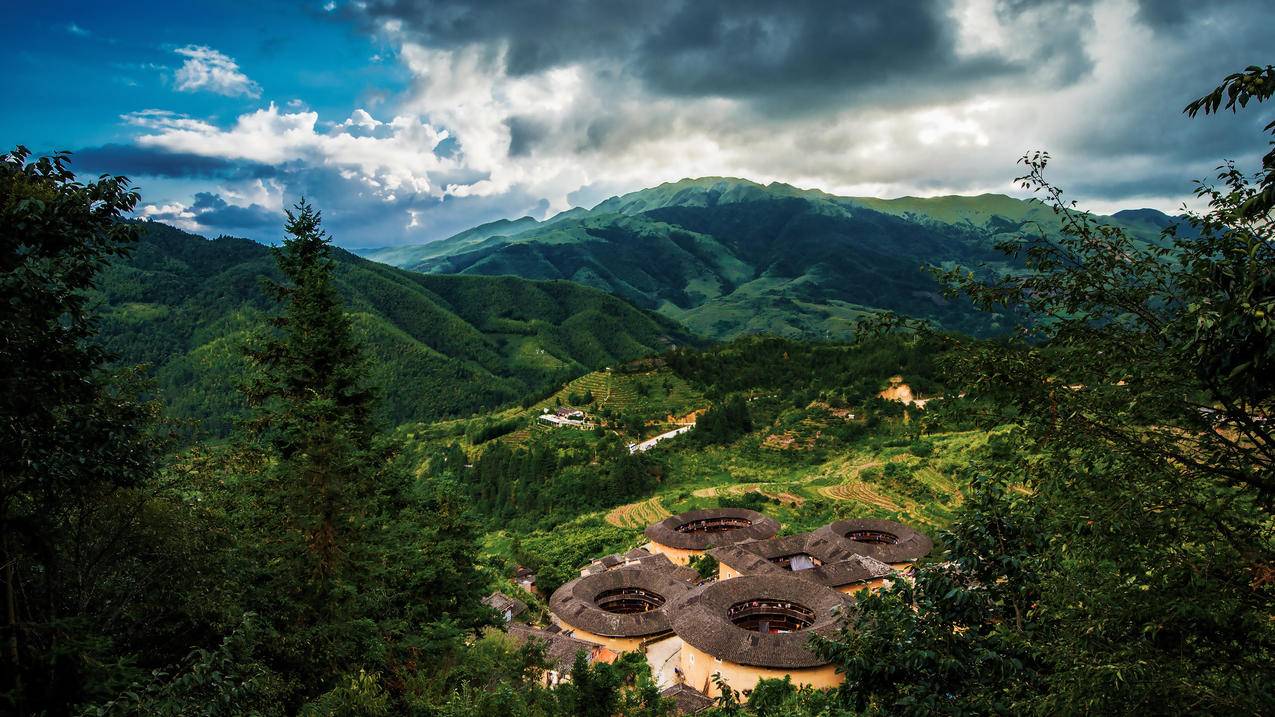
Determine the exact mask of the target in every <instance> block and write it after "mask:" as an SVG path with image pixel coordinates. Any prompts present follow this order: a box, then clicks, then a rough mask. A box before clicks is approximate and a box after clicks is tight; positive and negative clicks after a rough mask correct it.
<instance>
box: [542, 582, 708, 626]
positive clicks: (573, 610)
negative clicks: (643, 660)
mask: <svg viewBox="0 0 1275 717" xmlns="http://www.w3.org/2000/svg"><path fill="white" fill-rule="evenodd" d="M621 588H641V589H642V590H646V591H649V592H652V593H655V594H657V595H659V596H660V597H662V598H663V599H664V603H663V605H661V606H660V607H658V608H656V609H653V610H649V611H647V612H638V613H614V612H609V611H607V610H603V609H602V608H600V607H598V605H597V603H596V602H595V601H596V599H597V597H598V595H600V594H602V593H603V592H606V591H608V590H617V589H621ZM690 589H691V585H690V584H688V583H686V582H683V581H681V580H678V579H676V578H674V577H672V576H671V575H670V574H669V573H666V572H661V571H657V570H641V569H637V568H635V567H633V566H630V567H627V568H621V569H618V570H608V571H606V572H603V573H595V574H593V575H585V576H582V577H579V578H576V579H575V580H572V581H571V582H569V583H567V584H565V585H563V586H562V587H560V588H558V589H557V590H556V591H554V593H553V596H552V597H550V598H549V609H550V610H552V611H553V614H554V615H557V616H558V619H560V620H562V621H563V622H566V623H568V624H570V625H571V626H573V627H576V628H579V629H581V630H588V631H589V632H592V633H594V634H596V635H603V636H606V637H648V636H653V635H660V634H663V633H666V632H668V631H669V623H668V616H667V610H668V608H669V606H670V605H671V604H673V603H674V602H676V601H677V599H678V598H680V597H681V596H682V595H683V594H685V593H686V592H688V591H690Z"/></svg>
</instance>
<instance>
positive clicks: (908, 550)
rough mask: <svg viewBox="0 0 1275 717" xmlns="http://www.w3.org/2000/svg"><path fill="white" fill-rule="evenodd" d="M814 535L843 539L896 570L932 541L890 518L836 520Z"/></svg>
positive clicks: (924, 551) (930, 546) (918, 555)
mask: <svg viewBox="0 0 1275 717" xmlns="http://www.w3.org/2000/svg"><path fill="white" fill-rule="evenodd" d="M814 535H816V536H819V537H821V538H825V539H828V540H843V541H846V542H847V544H848V545H849V546H850V549H851V550H853V551H854V552H856V553H858V554H859V555H864V556H867V557H869V558H873V559H874V560H879V561H881V562H883V563H885V564H887V565H889V566H891V567H893V568H894V569H896V570H907V569H908V568H910V567H912V563H915V562H916V561H918V560H920V559H921V558H923V557H925V556H926V555H929V554H930V551H931V550H933V549H934V541H933V540H930V538H929V536H927V535H925V534H924V533H921V532H919V531H917V530H915V529H914V528H909V527H908V526H906V525H903V524H902V523H896V522H894V521H892V520H870V519H860V520H838V521H837V522H835V523H829V524H828V525H825V526H823V527H822V528H819V529H818V530H816V531H815V532H814Z"/></svg>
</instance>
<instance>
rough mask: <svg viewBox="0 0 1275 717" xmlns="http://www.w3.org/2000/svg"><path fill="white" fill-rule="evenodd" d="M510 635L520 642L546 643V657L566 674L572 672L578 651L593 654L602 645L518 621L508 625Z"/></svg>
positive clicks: (558, 669)
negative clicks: (535, 641) (521, 623)
mask: <svg viewBox="0 0 1275 717" xmlns="http://www.w3.org/2000/svg"><path fill="white" fill-rule="evenodd" d="M508 631H509V636H510V637H512V638H513V639H514V640H516V641H517V642H518V643H519V644H522V643H525V642H527V641H528V640H540V641H542V642H544V643H545V657H546V658H548V660H549V663H550V664H551V665H553V666H554V668H555V669H556V670H557V671H558V672H560V673H562V674H564V675H566V674H570V673H571V667H572V665H574V664H575V659H576V653H578V652H580V651H584V654H585V656H586V657H587V656H589V655H591V654H593V651H594V650H595V649H597V648H599V647H601V645H599V644H598V643H596V642H589V641H588V640H581V639H580V638H578V637H570V636H568V635H563V634H561V633H554V632H548V631H547V630H540V629H538V628H534V627H529V626H527V625H519V624H517V623H513V624H510V625H509V627H508Z"/></svg>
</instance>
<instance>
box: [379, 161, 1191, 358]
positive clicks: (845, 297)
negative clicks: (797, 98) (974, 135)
mask: <svg viewBox="0 0 1275 717" xmlns="http://www.w3.org/2000/svg"><path fill="white" fill-rule="evenodd" d="M1129 214H1130V215H1132V216H1129V217H1126V216H1119V215H1118V216H1116V217H1113V218H1109V219H1108V220H1107V221H1109V222H1110V223H1117V224H1120V225H1121V226H1124V227H1125V228H1126V229H1128V230H1129V231H1131V232H1132V233H1133V234H1135V235H1136V236H1138V237H1139V238H1140V239H1141V240H1145V241H1155V240H1156V239H1157V237H1158V234H1159V232H1160V230H1161V229H1162V228H1163V222H1167V221H1168V217H1166V216H1165V215H1163V214H1161V213H1160V212H1155V211H1152V210H1147V211H1144V212H1132V213H1129ZM1144 214H1150V215H1154V217H1152V218H1148V217H1146V216H1143V215H1144ZM1156 220H1163V222H1158V221H1156ZM1157 224H1158V225H1157ZM1057 230H1058V220H1057V218H1056V216H1055V215H1054V214H1053V212H1051V211H1050V210H1049V209H1047V208H1046V207H1044V206H1043V205H1041V204H1034V203H1030V202H1026V201H1023V200H1018V199H1012V198H1010V197H1006V196H1002V195H994V194H985V195H981V196H976V197H960V196H953V197H937V198H932V199H917V198H913V197H905V198H902V199H888V200H883V199H870V198H854V197H838V196H834V195H830V194H826V193H823V192H818V191H806V190H799V189H796V188H794V187H791V186H789V185H786V184H778V183H773V184H770V185H765V186H763V185H760V184H757V183H754V182H749V181H746V180H740V179H730V178H721V177H707V178H702V179H686V180H682V181H680V182H675V183H670V184H663V185H660V186H658V187H654V188H651V189H646V190H642V191H638V192H633V193H631V194H626V195H624V196H620V197H613V198H611V199H608V200H606V201H604V202H602V203H601V204H598V205H597V206H596V207H594V208H593V209H591V210H587V211H586V210H583V209H573V210H571V211H569V212H565V213H563V214H561V215H558V216H555V217H553V218H551V219H549V220H547V221H545V222H536V221H534V220H532V219H530V218H528V217H523V218H522V219H519V220H516V221H502V222H493V223H491V224H486V225H483V226H480V227H475V228H474V229H471V230H469V231H466V232H463V233H461V234H458V235H456V236H454V237H451V238H449V239H446V240H443V241H440V242H435V243H432V244H426V245H423V246H420V247H399V248H390V249H384V250H378V251H372V252H368V253H367V256H369V257H370V258H373V259H377V260H379V261H386V262H389V263H393V264H395V265H398V266H402V267H405V268H409V269H415V270H418V271H422V272H427V273H442V274H483V275H500V274H511V275H515V276H522V277H527V278H534V279H570V280H572V281H577V282H580V283H583V284H587V285H589V286H593V287H597V288H599V289H603V290H605V291H609V292H611V293H613V294H615V295H617V296H621V297H624V298H625V299H627V300H629V301H632V302H633V303H634V304H636V305H638V306H641V307H643V308H647V309H652V310H655V311H658V312H660V313H662V314H664V315H666V316H669V317H672V318H674V319H677V320H678V321H681V322H682V323H684V324H685V325H686V326H688V327H690V328H691V329H693V330H694V331H696V332H697V333H700V334H702V335H705V336H711V337H717V338H725V337H731V336H736V335H739V334H744V333H769V334H775V335H784V336H793V337H803V338H823V339H828V338H832V339H844V338H848V337H849V336H850V335H851V334H852V333H853V325H854V322H855V321H856V320H857V319H859V318H861V317H863V316H864V315H866V314H869V313H872V312H876V311H880V310H889V311H894V312H897V313H901V314H906V315H909V316H916V317H922V318H926V319H930V320H933V321H934V322H937V323H938V324H939V325H941V326H943V327H945V328H948V329H956V330H961V331H965V332H967V333H974V334H989V333H998V332H1001V331H1004V330H1006V329H1007V328H1008V327H1009V325H1010V323H1011V321H1010V320H1009V319H1008V318H1007V317H1006V316H1004V315H999V314H984V313H979V312H975V311H973V310H972V307H971V306H970V305H969V303H968V302H967V301H964V300H960V299H951V298H948V297H945V296H944V295H943V293H942V290H941V288H940V287H939V284H938V283H937V281H936V280H935V278H934V277H933V276H932V275H931V274H930V273H929V272H927V271H926V270H925V267H929V266H939V267H943V268H952V267H954V266H963V267H968V268H971V269H975V270H980V269H979V267H980V266H983V267H984V268H983V269H981V270H980V271H982V272H983V273H985V274H986V275H994V274H996V273H998V272H1003V271H1012V270H1013V268H1014V266H1015V263H1014V262H1013V261H1011V260H1009V259H1007V257H1006V256H1005V255H1004V254H1002V253H1000V252H998V251H996V249H995V244H996V242H998V241H1000V240H1003V239H1006V238H1008V237H1012V236H1015V235H1017V234H1019V233H1022V232H1025V231H1026V232H1032V231H1044V232H1048V233H1051V234H1052V233H1056V232H1057Z"/></svg>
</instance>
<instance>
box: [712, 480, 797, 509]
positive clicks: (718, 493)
mask: <svg viewBox="0 0 1275 717" xmlns="http://www.w3.org/2000/svg"><path fill="white" fill-rule="evenodd" d="M797 490H800V488H799V487H798V486H797V485H796V484H793V483H737V484H735V485H725V486H717V487H714V488H700V489H699V490H696V491H693V492H692V493H691V495H694V496H695V497H696V498H721V497H725V496H734V497H738V496H741V495H745V494H748V493H753V492H757V493H761V494H762V495H764V496H766V497H767V498H774V499H775V500H778V501H781V502H783V503H790V504H794V505H801V504H803V503H805V502H806V497H805V496H803V495H800V494H798V493H796V492H795V491H797Z"/></svg>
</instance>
